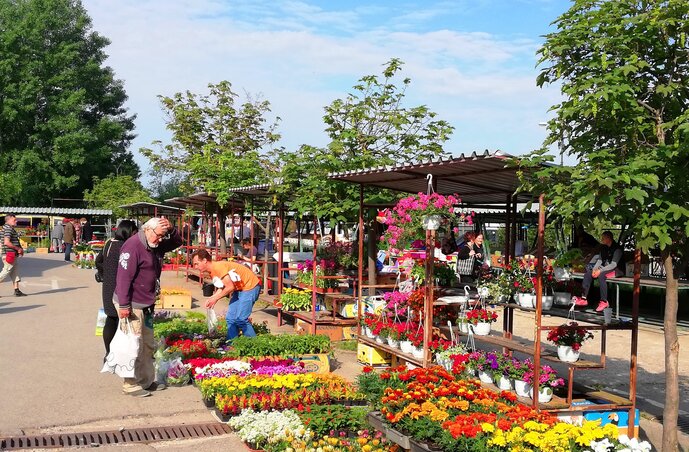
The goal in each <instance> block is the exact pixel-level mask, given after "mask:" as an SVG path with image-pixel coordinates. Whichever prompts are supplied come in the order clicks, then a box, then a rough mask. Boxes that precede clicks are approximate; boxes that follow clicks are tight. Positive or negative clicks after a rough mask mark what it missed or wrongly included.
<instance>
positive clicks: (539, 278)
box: [533, 194, 545, 409]
mask: <svg viewBox="0 0 689 452" xmlns="http://www.w3.org/2000/svg"><path fill="white" fill-rule="evenodd" d="M543 200H544V196H543V194H541V196H539V197H538V207H539V209H538V248H537V251H536V258H537V262H536V330H535V331H534V357H533V362H534V371H533V406H534V408H536V409H538V391H539V389H540V384H539V381H540V379H541V313H542V307H543V239H544V237H545V205H544V202H543Z"/></svg>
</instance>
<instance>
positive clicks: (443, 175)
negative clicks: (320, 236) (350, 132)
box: [328, 151, 534, 205]
mask: <svg viewBox="0 0 689 452" xmlns="http://www.w3.org/2000/svg"><path fill="white" fill-rule="evenodd" d="M512 159H515V157H514V156H511V155H509V154H506V153H504V152H501V151H495V152H493V153H491V152H489V151H485V152H484V153H482V154H477V153H476V152H474V153H472V154H470V155H464V154H462V155H460V156H459V157H456V158H451V159H440V160H427V161H421V162H416V163H400V164H397V165H389V166H378V167H374V168H366V169H360V170H353V171H344V172H339V173H331V174H329V175H328V177H330V178H331V179H336V180H341V181H346V182H353V183H359V184H362V185H370V186H376V187H381V188H389V189H391V190H395V191H401V192H407V193H419V192H422V193H425V192H426V189H427V186H428V181H427V179H426V177H427V175H428V174H431V175H433V180H434V181H435V182H437V187H436V189H435V190H436V192H438V193H440V194H443V195H448V194H453V193H458V194H459V197H460V198H461V199H462V203H463V204H469V205H491V204H504V203H505V199H506V197H507V195H512V194H514V193H515V191H516V190H517V188H518V187H519V185H520V182H519V177H518V176H517V170H518V169H517V168H513V167H509V166H507V162H508V161H509V160H512ZM514 199H515V201H516V202H529V201H532V200H534V196H533V195H531V194H529V193H519V194H515V197H514Z"/></svg>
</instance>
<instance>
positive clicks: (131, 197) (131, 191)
mask: <svg viewBox="0 0 689 452" xmlns="http://www.w3.org/2000/svg"><path fill="white" fill-rule="evenodd" d="M84 201H87V202H88V204H89V207H92V208H97V209H109V210H112V215H113V217H114V218H125V217H126V216H127V211H126V210H124V209H120V208H119V207H120V206H124V205H126V204H132V203H135V202H155V201H154V200H153V199H152V198H151V196H150V194H149V193H148V191H146V189H145V188H144V187H143V186H142V185H141V183H140V182H138V181H137V180H135V179H134V178H133V177H132V176H108V177H106V178H105V179H98V178H94V180H93V189H91V190H85V191H84Z"/></svg>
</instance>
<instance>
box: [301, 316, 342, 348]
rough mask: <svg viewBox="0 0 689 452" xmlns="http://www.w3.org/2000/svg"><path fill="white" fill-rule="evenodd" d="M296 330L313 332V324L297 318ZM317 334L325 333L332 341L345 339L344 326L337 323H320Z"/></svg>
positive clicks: (303, 332)
mask: <svg viewBox="0 0 689 452" xmlns="http://www.w3.org/2000/svg"><path fill="white" fill-rule="evenodd" d="M294 332H295V333H297V334H311V324H310V323H309V322H306V321H304V320H302V319H295V322H294ZM316 334H325V335H326V336H328V337H329V338H330V342H337V341H341V340H342V339H344V336H343V334H342V327H341V326H337V325H318V326H317V327H316Z"/></svg>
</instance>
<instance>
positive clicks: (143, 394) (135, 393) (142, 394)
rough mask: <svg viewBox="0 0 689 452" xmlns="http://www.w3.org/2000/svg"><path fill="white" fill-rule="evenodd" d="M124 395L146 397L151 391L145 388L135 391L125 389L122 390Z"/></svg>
mask: <svg viewBox="0 0 689 452" xmlns="http://www.w3.org/2000/svg"><path fill="white" fill-rule="evenodd" d="M122 393H123V394H124V395H128V396H132V397H148V396H150V395H151V391H147V390H145V389H138V390H136V391H132V392H127V391H122Z"/></svg>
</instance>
